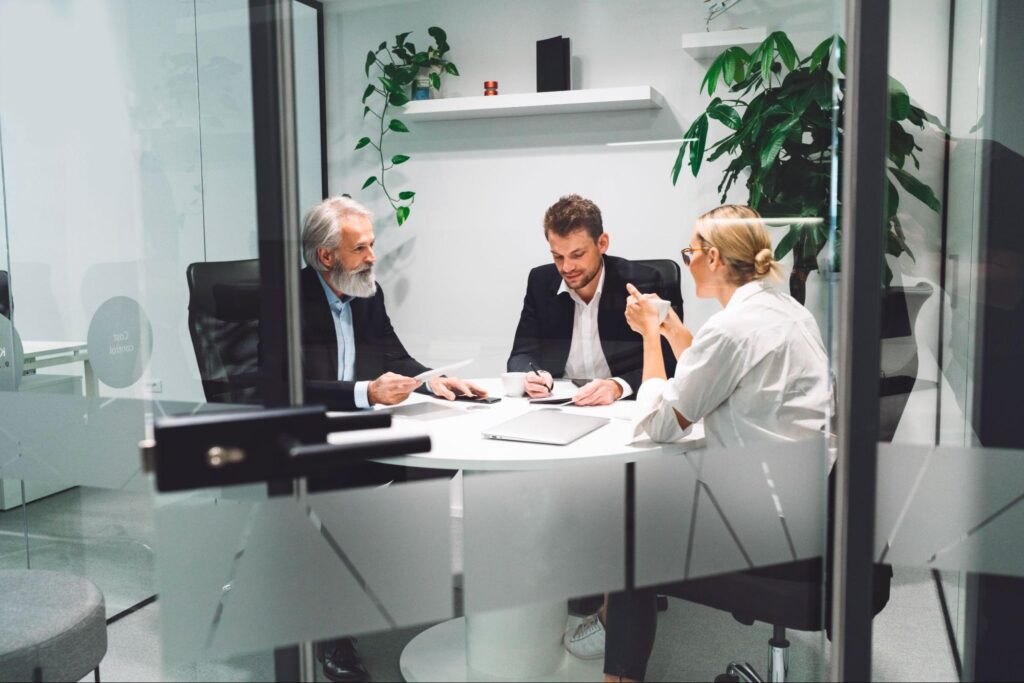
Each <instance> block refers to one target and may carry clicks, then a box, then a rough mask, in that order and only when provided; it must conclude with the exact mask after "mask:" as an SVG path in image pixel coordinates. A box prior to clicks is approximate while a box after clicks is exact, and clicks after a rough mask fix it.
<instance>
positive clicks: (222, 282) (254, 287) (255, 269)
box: [186, 259, 261, 403]
mask: <svg viewBox="0 0 1024 683" xmlns="http://www.w3.org/2000/svg"><path fill="white" fill-rule="evenodd" d="M186 277H187V279H188V291H189V300H188V327H189V335H190V336H191V337H192V346H193V348H194V349H195V352H196V361H197V362H198V364H199V376H200V378H201V379H202V382H203V393H204V394H206V400H207V401H210V402H212V403H260V402H261V399H260V394H259V364H260V362H259V324H260V321H259V316H260V299H259V283H260V266H259V261H258V260H256V259H251V260H246V261H220V262H203V263H193V264H191V265H189V267H188V270H187V271H186Z"/></svg>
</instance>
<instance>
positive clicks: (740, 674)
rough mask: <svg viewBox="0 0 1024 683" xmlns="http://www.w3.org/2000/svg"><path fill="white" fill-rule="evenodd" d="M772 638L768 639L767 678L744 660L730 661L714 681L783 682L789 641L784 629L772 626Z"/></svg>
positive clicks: (731, 682) (787, 663) (718, 682)
mask: <svg viewBox="0 0 1024 683" xmlns="http://www.w3.org/2000/svg"><path fill="white" fill-rule="evenodd" d="M772 630H773V632H772V638H771V640H769V641H768V678H767V679H764V678H761V674H759V673H758V672H757V669H755V668H754V667H753V666H751V665H750V664H748V663H746V662H731V663H730V664H729V666H728V667H726V669H725V673H724V674H722V675H721V676H716V677H715V683H765V681H770V682H771V683H785V680H786V675H787V674H788V673H789V641H788V640H786V629H785V628H783V627H782V626H777V625H776V626H773V627H772Z"/></svg>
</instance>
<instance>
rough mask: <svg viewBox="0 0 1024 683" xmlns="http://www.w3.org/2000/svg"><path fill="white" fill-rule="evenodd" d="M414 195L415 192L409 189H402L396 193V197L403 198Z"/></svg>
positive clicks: (409, 197)
mask: <svg viewBox="0 0 1024 683" xmlns="http://www.w3.org/2000/svg"><path fill="white" fill-rule="evenodd" d="M415 196H416V193H415V192H413V191H411V190H404V191H403V192H399V193H398V198H399V199H403V200H407V199H412V198H413V197H415Z"/></svg>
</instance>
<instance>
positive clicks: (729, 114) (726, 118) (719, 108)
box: [708, 102, 740, 130]
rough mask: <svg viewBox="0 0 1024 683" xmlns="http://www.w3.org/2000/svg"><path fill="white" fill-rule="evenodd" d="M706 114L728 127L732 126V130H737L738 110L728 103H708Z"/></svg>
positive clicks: (738, 124) (738, 125) (738, 121)
mask: <svg viewBox="0 0 1024 683" xmlns="http://www.w3.org/2000/svg"><path fill="white" fill-rule="evenodd" d="M708 115H709V116H710V117H711V118H713V119H715V120H717V121H721V122H722V123H724V124H725V125H727V126H728V127H729V128H732V129H733V130H739V127H740V115H739V112H737V111H736V109H735V108H734V107H731V106H729V105H728V104H725V103H724V102H719V103H717V104H712V105H709V106H708Z"/></svg>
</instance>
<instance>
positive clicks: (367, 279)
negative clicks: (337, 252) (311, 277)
mask: <svg viewBox="0 0 1024 683" xmlns="http://www.w3.org/2000/svg"><path fill="white" fill-rule="evenodd" d="M325 275H326V276H327V279H328V281H329V282H330V283H331V286H332V287H334V288H335V289H336V290H338V291H339V292H343V293H344V294H348V295H349V296H354V297H356V298H357V299H368V298H370V297H371V296H373V295H374V294H376V293H377V281H376V278H375V277H374V272H373V266H372V265H371V266H364V267H363V268H361V269H359V270H351V271H350V270H345V267H344V266H343V265H341V263H340V262H339V261H335V262H334V267H332V268H331V269H330V270H329V271H328V272H327V273H325Z"/></svg>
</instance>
